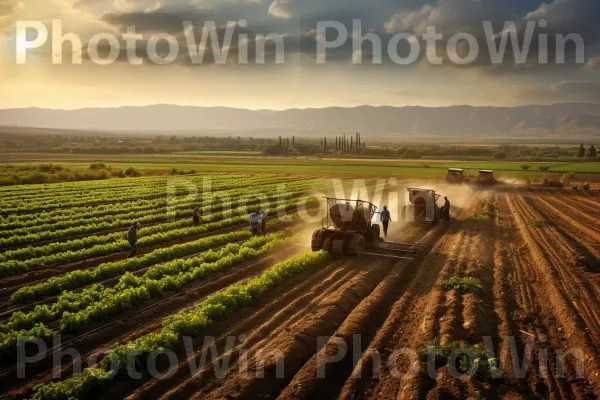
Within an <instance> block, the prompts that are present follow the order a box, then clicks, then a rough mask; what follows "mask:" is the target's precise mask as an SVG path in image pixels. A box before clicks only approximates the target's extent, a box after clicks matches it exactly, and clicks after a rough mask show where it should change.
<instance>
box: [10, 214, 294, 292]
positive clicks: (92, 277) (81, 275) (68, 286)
mask: <svg viewBox="0 0 600 400" xmlns="http://www.w3.org/2000/svg"><path fill="white" fill-rule="evenodd" d="M289 219H290V221H289V222H293V221H296V220H297V216H293V217H292V216H290V217H289ZM280 223H281V222H280V220H278V219H275V220H273V221H271V224H270V225H271V226H272V228H276V227H277V226H278V225H279V224H280ZM251 236H252V234H251V232H250V231H249V230H246V229H242V230H239V231H234V232H229V233H223V234H218V235H213V236H208V237H204V238H201V239H198V240H194V241H192V242H187V243H183V244H176V245H173V246H170V247H167V248H162V249H157V250H154V251H152V252H149V253H147V254H144V255H142V256H140V257H134V258H127V259H125V260H120V261H111V262H107V263H103V264H100V265H99V266H97V267H95V268H90V269H86V270H75V271H72V272H68V273H66V274H65V275H62V276H55V277H52V278H50V279H48V280H47V281H45V282H42V283H38V284H36V285H29V286H23V287H22V288H20V289H19V290H18V291H16V292H15V293H13V295H12V296H11V298H12V300H14V301H18V302H21V303H24V302H28V301H32V300H36V299H39V298H41V297H44V296H51V295H56V294H59V293H61V292H63V291H65V290H74V289H78V288H81V287H83V286H86V285H89V284H92V283H96V282H100V281H103V280H105V279H109V278H113V277H116V276H120V275H122V274H124V273H125V272H130V271H138V270H140V269H143V268H145V267H148V266H151V265H155V264H158V263H165V264H161V265H162V267H156V268H151V270H152V271H156V270H162V269H164V268H167V267H165V265H177V264H178V263H181V262H183V260H181V259H180V258H181V257H187V256H190V255H193V254H197V253H198V252H201V251H206V250H208V249H211V248H214V247H218V246H223V245H226V244H228V243H232V242H237V241H240V240H245V239H249V238H250V237H251ZM170 262H172V263H173V264H169V263H170ZM151 274H154V272H152V273H151ZM152 276H153V277H155V278H156V277H157V276H156V275H152Z"/></svg>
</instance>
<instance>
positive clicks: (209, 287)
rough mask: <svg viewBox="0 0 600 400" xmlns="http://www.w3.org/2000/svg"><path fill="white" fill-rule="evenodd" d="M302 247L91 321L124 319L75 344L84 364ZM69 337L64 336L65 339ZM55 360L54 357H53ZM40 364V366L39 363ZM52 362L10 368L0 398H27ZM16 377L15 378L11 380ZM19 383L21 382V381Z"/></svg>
mask: <svg viewBox="0 0 600 400" xmlns="http://www.w3.org/2000/svg"><path fill="white" fill-rule="evenodd" d="M300 253H301V251H300V250H298V249H297V248H291V249H288V250H285V251H280V252H278V253H276V254H272V255H268V254H267V255H266V256H265V258H264V259H259V260H257V261H253V262H249V263H247V264H245V265H243V266H240V268H239V269H235V270H233V271H230V272H228V271H225V272H224V273H223V274H222V275H219V274H217V276H216V277H215V278H214V280H209V281H208V282H204V283H203V282H196V283H195V284H191V285H189V289H188V290H190V292H187V293H183V292H182V293H181V295H180V296H174V297H173V298H172V299H169V301H168V302H167V303H165V304H162V305H160V306H159V307H158V308H154V309H150V310H148V311H146V312H143V313H138V312H139V311H136V310H141V309H144V308H145V307H146V306H149V305H152V304H154V303H155V302H157V301H160V299H152V300H150V301H148V302H146V303H144V304H143V305H140V306H138V307H135V308H134V309H131V310H128V311H127V312H124V313H121V314H119V315H117V316H113V317H111V318H107V319H105V320H103V321H102V322H101V323H99V324H95V325H91V324H90V325H88V328H89V330H91V329H95V327H97V326H103V325H105V324H107V323H110V322H111V321H120V322H117V323H116V325H113V326H111V327H109V328H107V329H105V330H101V331H99V332H95V333H93V334H91V335H89V336H87V337H86V338H85V339H81V340H79V341H78V342H76V343H75V344H74V345H73V346H72V347H74V348H75V349H77V350H78V351H79V352H80V353H81V355H82V360H83V365H84V366H85V365H87V360H89V358H90V356H92V355H94V353H97V350H98V349H108V348H110V347H111V346H112V345H113V344H114V343H121V344H123V343H127V342H129V341H132V340H135V339H136V338H138V337H140V336H142V335H145V334H148V333H151V332H154V331H157V330H160V328H161V327H162V321H163V319H164V318H166V317H168V316H170V315H173V314H175V313H177V312H179V311H180V310H183V309H185V308H188V307H190V306H192V305H193V304H195V303H196V302H198V301H199V299H202V298H204V297H206V296H208V295H210V294H211V293H214V292H216V291H218V290H221V289H223V288H225V287H228V286H230V285H232V284H235V283H237V282H240V281H244V280H246V279H248V278H250V277H252V276H255V275H256V274H257V273H260V272H261V271H264V270H265V269H267V268H269V267H270V266H272V265H274V264H275V263H276V262H279V261H282V260H284V259H287V258H289V257H291V256H293V255H297V254H300ZM173 294H177V293H176V292H171V293H165V294H164V295H165V296H169V295H173ZM65 340H68V337H67V338H63V342H64V341H65ZM50 361H52V360H50ZM36 367H37V366H36ZM51 368H52V367H51V365H48V364H47V363H44V364H42V365H40V366H39V367H37V368H36V369H35V370H34V372H33V373H31V372H30V371H28V372H27V379H26V380H25V381H22V380H21V381H17V380H16V378H15V377H14V375H12V374H14V371H12V372H9V375H5V376H2V377H0V378H1V379H0V382H2V384H1V386H0V388H1V389H2V390H3V392H4V393H3V394H2V395H0V399H22V398H26V397H27V395H30V394H31V391H32V389H33V387H34V386H36V385H38V384H40V383H44V382H48V381H50V380H51V377H52V374H53V370H52V369H51ZM72 368H73V364H72V360H71V359H68V358H65V360H63V363H62V366H61V367H60V368H59V370H60V371H61V374H62V376H63V377H65V378H66V377H69V376H70V375H71V374H72ZM11 379H12V381H11ZM17 383H18V385H17Z"/></svg>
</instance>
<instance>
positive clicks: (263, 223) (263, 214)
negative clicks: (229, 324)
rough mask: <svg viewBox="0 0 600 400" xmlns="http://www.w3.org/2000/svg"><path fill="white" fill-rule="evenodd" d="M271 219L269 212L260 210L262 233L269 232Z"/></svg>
mask: <svg viewBox="0 0 600 400" xmlns="http://www.w3.org/2000/svg"><path fill="white" fill-rule="evenodd" d="M268 219H269V214H267V213H266V212H265V210H260V233H261V235H266V234H267V220H268Z"/></svg>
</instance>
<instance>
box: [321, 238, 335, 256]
mask: <svg viewBox="0 0 600 400" xmlns="http://www.w3.org/2000/svg"><path fill="white" fill-rule="evenodd" d="M332 244H333V238H332V237H331V236H330V237H328V238H326V239H325V240H324V241H323V250H325V251H326V252H328V253H329V254H331V246H332Z"/></svg>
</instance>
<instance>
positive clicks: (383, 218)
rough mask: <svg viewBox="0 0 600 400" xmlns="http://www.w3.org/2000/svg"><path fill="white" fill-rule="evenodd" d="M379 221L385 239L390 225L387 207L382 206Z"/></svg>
mask: <svg viewBox="0 0 600 400" xmlns="http://www.w3.org/2000/svg"><path fill="white" fill-rule="evenodd" d="M379 219H380V220H381V225H383V236H385V237H387V233H388V226H389V225H390V221H391V220H392V216H391V215H390V210H388V208H387V206H383V211H382V212H381V216H380V217H379Z"/></svg>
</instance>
